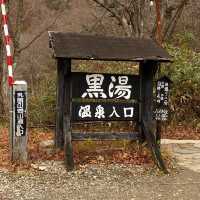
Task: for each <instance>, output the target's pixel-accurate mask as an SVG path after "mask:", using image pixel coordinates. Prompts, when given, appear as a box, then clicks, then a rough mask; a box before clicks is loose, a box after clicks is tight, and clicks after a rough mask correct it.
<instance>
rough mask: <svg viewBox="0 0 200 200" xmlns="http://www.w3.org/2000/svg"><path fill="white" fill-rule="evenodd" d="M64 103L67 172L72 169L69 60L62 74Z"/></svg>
mask: <svg viewBox="0 0 200 200" xmlns="http://www.w3.org/2000/svg"><path fill="white" fill-rule="evenodd" d="M64 83H65V84H64V102H63V110H62V111H61V112H63V133H64V136H65V144H64V153H65V165H66V168H67V169H68V170H73V169H74V159H73V147H72V138H71V131H72V130H71V129H72V128H71V110H72V109H71V96H72V88H71V60H70V59H67V60H66V71H65V73H64Z"/></svg>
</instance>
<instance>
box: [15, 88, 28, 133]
mask: <svg viewBox="0 0 200 200" xmlns="http://www.w3.org/2000/svg"><path fill="white" fill-rule="evenodd" d="M15 135H16V136H17V137H20V136H25V135H26V93H25V92H24V91H16V92H15Z"/></svg>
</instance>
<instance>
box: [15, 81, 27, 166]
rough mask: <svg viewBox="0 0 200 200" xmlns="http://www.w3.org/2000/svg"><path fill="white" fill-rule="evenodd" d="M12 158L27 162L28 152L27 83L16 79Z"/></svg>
mask: <svg viewBox="0 0 200 200" xmlns="http://www.w3.org/2000/svg"><path fill="white" fill-rule="evenodd" d="M12 107H13V108H12V111H13V114H12V121H13V123H12V129H11V130H12V160H13V161H20V162H26V161H27V158H28V152H27V141H28V134H27V133H28V132H27V83H26V82H25V81H15V82H14V85H13V92H12Z"/></svg>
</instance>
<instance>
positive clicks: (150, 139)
mask: <svg viewBox="0 0 200 200" xmlns="http://www.w3.org/2000/svg"><path fill="white" fill-rule="evenodd" d="M142 127H143V131H144V134H145V137H146V140H147V143H148V145H149V148H150V149H151V152H152V155H153V158H154V161H155V164H156V165H157V166H158V168H159V169H160V170H162V171H163V172H164V173H165V174H168V171H167V168H166V167H165V163H164V161H163V159H162V155H161V152H160V148H159V144H157V142H156V138H155V135H154V134H153V133H152V131H151V128H150V127H149V126H148V123H147V122H146V121H145V120H143V121H142Z"/></svg>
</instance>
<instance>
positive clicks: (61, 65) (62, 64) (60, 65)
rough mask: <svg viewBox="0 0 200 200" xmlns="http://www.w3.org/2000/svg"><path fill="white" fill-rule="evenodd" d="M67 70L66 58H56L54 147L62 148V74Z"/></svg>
mask: <svg viewBox="0 0 200 200" xmlns="http://www.w3.org/2000/svg"><path fill="white" fill-rule="evenodd" d="M66 71H67V59H64V58H63V59H58V60H57V102H56V131H55V147H56V148H61V149H63V147H64V134H63V103H64V87H65V80H64V74H65V73H66Z"/></svg>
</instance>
